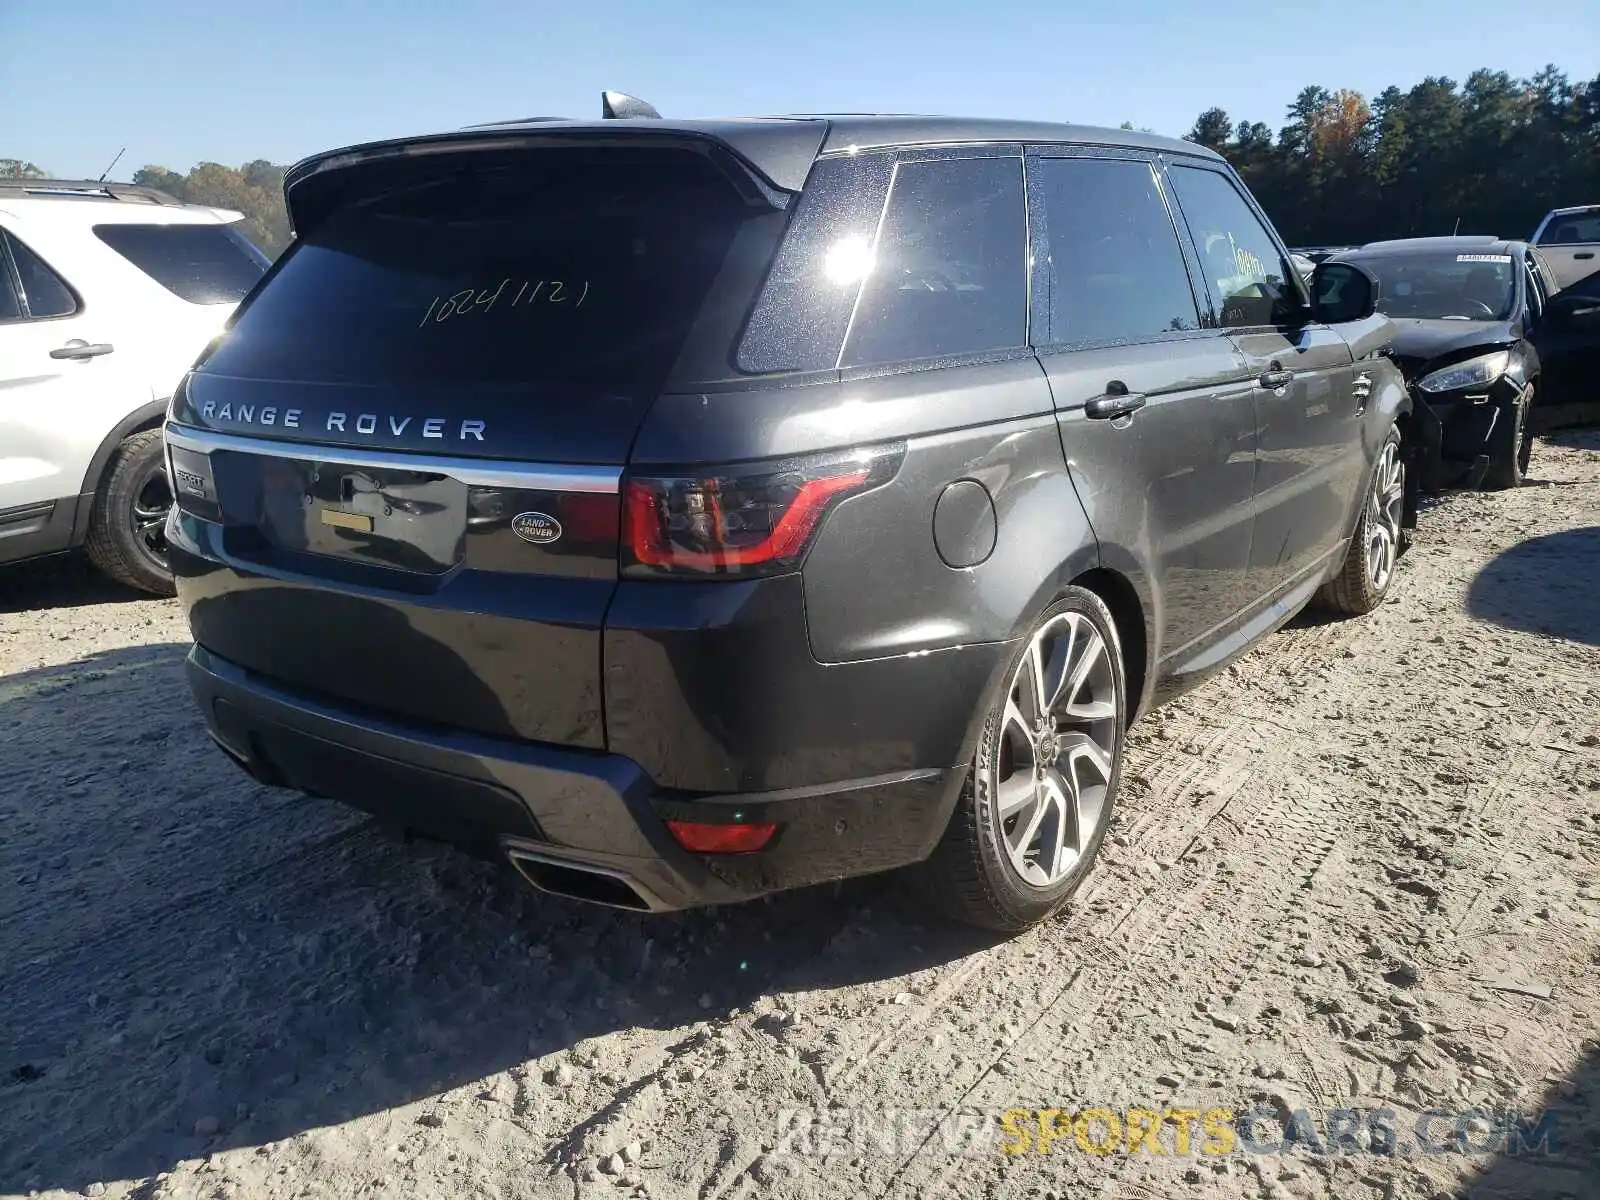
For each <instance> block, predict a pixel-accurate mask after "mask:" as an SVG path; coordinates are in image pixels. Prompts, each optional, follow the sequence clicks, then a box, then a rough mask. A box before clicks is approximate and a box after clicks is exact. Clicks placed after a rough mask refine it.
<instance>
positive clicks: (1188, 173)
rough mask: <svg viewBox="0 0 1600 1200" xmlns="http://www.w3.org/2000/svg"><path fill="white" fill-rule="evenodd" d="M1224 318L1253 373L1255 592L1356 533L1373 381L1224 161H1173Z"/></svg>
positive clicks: (1319, 559) (1320, 558)
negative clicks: (1316, 317)
mask: <svg viewBox="0 0 1600 1200" xmlns="http://www.w3.org/2000/svg"><path fill="white" fill-rule="evenodd" d="M1167 177H1168V178H1169V179H1170V181H1171V184H1172V190H1173V194H1174V195H1175V197H1176V198H1177V201H1178V204H1179V207H1180V208H1181V210H1182V213H1183V217H1184V221H1185V223H1186V224H1187V227H1188V230H1189V234H1190V236H1191V237H1192V239H1193V241H1194V246H1195V250H1196V252H1197V253H1198V255H1199V257H1200V262H1201V270H1202V274H1203V275H1204V278H1205V284H1206V287H1207V289H1208V290H1209V291H1210V294H1211V299H1212V303H1213V304H1214V305H1215V307H1216V311H1217V313H1218V316H1219V319H1220V324H1221V325H1222V327H1223V328H1224V329H1225V330H1227V331H1228V333H1229V335H1230V336H1231V338H1232V340H1233V343H1234V345H1235V346H1237V347H1238V349H1239V352H1240V353H1241V354H1242V355H1243V356H1244V358H1245V362H1246V365H1247V366H1248V368H1249V371H1250V372H1251V374H1252V375H1253V376H1254V377H1255V380H1256V383H1257V386H1256V388H1255V392H1254V395H1255V414H1256V416H1255V420H1256V433H1257V439H1258V441H1257V448H1256V456H1257V457H1256V461H1257V467H1256V483H1255V526H1254V534H1253V537H1252V546H1251V553H1250V572H1251V579H1252V590H1253V591H1255V592H1256V593H1257V594H1258V595H1266V594H1269V593H1277V592H1280V591H1282V590H1284V589H1286V588H1289V587H1291V586H1293V585H1294V584H1295V583H1297V582H1300V581H1301V580H1303V579H1304V578H1305V576H1307V575H1308V574H1310V573H1312V572H1314V571H1316V570H1318V569H1320V568H1321V567H1322V566H1324V565H1326V562H1327V559H1328V558H1329V557H1330V555H1331V554H1333V553H1334V552H1336V551H1337V550H1338V549H1339V548H1340V545H1341V543H1342V541H1343V539H1344V537H1345V536H1346V535H1347V533H1348V530H1349V522H1350V514H1351V512H1352V511H1353V510H1352V505H1353V504H1354V503H1355V496H1356V494H1357V492H1358V490H1359V489H1360V487H1361V483H1362V477H1363V474H1364V471H1365V465H1366V462H1365V455H1364V452H1363V450H1362V442H1361V438H1360V426H1361V417H1362V414H1363V413H1364V411H1365V408H1366V396H1367V389H1368V385H1369V384H1370V380H1367V381H1364V382H1363V384H1362V386H1359V387H1358V386H1356V380H1355V378H1354V377H1355V371H1354V369H1353V364H1354V359H1353V356H1352V355H1351V352H1350V347H1349V344H1348V343H1347V342H1346V341H1345V340H1344V338H1342V337H1341V336H1340V335H1339V334H1338V333H1337V332H1336V331H1334V330H1332V329H1330V328H1328V327H1327V326H1326V325H1322V324H1319V323H1316V322H1310V321H1307V320H1306V318H1305V314H1306V311H1307V309H1306V295H1305V292H1304V289H1303V286H1302V284H1301V283H1300V280H1299V278H1298V276H1297V275H1296V273H1295V272H1294V270H1293V269H1292V267H1291V266H1290V265H1289V262H1288V255H1287V252H1286V251H1285V250H1284V249H1283V246H1282V243H1281V242H1280V241H1279V240H1278V238H1277V237H1276V236H1275V235H1274V234H1273V233H1272V231H1271V227H1270V226H1269V225H1268V223H1267V222H1266V219H1265V218H1264V217H1263V216H1262V215H1261V214H1260V213H1259V212H1258V211H1257V209H1256V208H1255V206H1254V205H1253V204H1252V203H1251V202H1250V201H1249V200H1247V199H1246V196H1245V193H1244V192H1243V190H1242V189H1241V188H1240V187H1239V185H1238V184H1237V182H1236V181H1235V180H1234V179H1233V177H1232V176H1231V175H1230V174H1229V173H1228V172H1227V171H1225V170H1224V169H1223V168H1222V167H1221V166H1220V165H1216V166H1213V165H1210V164H1201V163H1198V162H1196V163H1181V164H1180V163H1174V164H1171V165H1170V166H1169V167H1168V169H1167Z"/></svg>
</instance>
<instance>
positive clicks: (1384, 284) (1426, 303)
mask: <svg viewBox="0 0 1600 1200" xmlns="http://www.w3.org/2000/svg"><path fill="white" fill-rule="evenodd" d="M1360 262H1361V265H1362V266H1363V267H1365V268H1366V269H1367V270H1368V271H1371V272H1372V273H1373V274H1374V275H1376V276H1377V277H1378V311H1379V312H1381V313H1385V314H1387V315H1388V316H1391V317H1413V318H1422V319H1425V320H1426V319H1433V320H1447V321H1449V320H1454V321H1503V320H1505V319H1506V318H1507V317H1509V316H1510V315H1511V308H1512V305H1513V304H1514V303H1515V302H1516V294H1517V293H1516V279H1517V276H1516V270H1515V266H1516V264H1515V263H1513V262H1512V260H1511V255H1509V254H1406V255H1393V256H1385V257H1382V258H1363V259H1361V260H1360Z"/></svg>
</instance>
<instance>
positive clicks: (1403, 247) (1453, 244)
mask: <svg viewBox="0 0 1600 1200" xmlns="http://www.w3.org/2000/svg"><path fill="white" fill-rule="evenodd" d="M1525 245H1527V243H1526V242H1521V241H1508V240H1507V239H1505V238H1498V237H1495V236H1494V235H1493V234H1488V233H1483V234H1457V235H1455V236H1452V237H1419V238H1397V239H1395V240H1394V241H1389V242H1368V243H1367V244H1366V245H1364V246H1357V247H1356V248H1355V249H1353V250H1345V251H1342V252H1341V253H1340V254H1339V257H1340V258H1382V257H1385V256H1387V255H1391V254H1419V253H1426V252H1428V251H1430V250H1432V251H1437V252H1439V253H1441V254H1516V253H1518V252H1519V251H1520V250H1521V249H1522V248H1523V247H1524V246H1525Z"/></svg>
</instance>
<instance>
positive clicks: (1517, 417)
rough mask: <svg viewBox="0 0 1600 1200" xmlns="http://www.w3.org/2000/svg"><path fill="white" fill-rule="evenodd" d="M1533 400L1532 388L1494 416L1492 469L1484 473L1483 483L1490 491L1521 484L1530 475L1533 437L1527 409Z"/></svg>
mask: <svg viewBox="0 0 1600 1200" xmlns="http://www.w3.org/2000/svg"><path fill="white" fill-rule="evenodd" d="M1532 404H1533V393H1532V391H1531V390H1530V391H1529V393H1528V395H1527V397H1526V399H1520V398H1519V399H1518V400H1516V401H1514V402H1513V403H1511V404H1510V405H1508V406H1507V407H1505V408H1503V409H1501V410H1500V411H1499V413H1497V414H1496V416H1495V423H1494V432H1493V433H1492V434H1491V435H1490V444H1489V469H1488V471H1487V472H1485V473H1484V476H1483V486H1484V487H1485V488H1488V489H1489V490H1490V491H1496V492H1499V491H1504V490H1506V489H1507V488H1514V487H1521V486H1522V481H1523V480H1524V479H1525V478H1527V474H1528V464H1529V463H1530V462H1531V461H1532V459H1533V437H1532V436H1531V435H1530V434H1529V432H1528V409H1529V407H1530V406H1531V405H1532Z"/></svg>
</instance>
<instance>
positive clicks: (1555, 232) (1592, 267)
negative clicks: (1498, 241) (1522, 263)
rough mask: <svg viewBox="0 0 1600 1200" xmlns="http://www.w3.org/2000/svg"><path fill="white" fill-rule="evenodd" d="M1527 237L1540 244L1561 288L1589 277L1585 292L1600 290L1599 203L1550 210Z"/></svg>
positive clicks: (1540, 251)
mask: <svg viewBox="0 0 1600 1200" xmlns="http://www.w3.org/2000/svg"><path fill="white" fill-rule="evenodd" d="M1528 240H1529V241H1530V242H1532V243H1533V244H1534V245H1535V246H1537V247H1539V253H1540V255H1542V256H1543V258H1544V260H1545V262H1546V263H1547V264H1549V267H1550V270H1551V272H1552V273H1553V274H1554V275H1555V277H1556V282H1557V283H1558V284H1560V285H1561V287H1562V289H1563V290H1565V289H1567V288H1570V287H1572V286H1574V285H1575V284H1577V283H1578V282H1579V281H1580V280H1588V284H1587V285H1586V286H1585V288H1584V289H1583V290H1584V291H1585V292H1586V293H1588V294H1595V293H1596V291H1597V290H1600V204H1582V205H1578V206H1577V207H1575V208H1557V209H1552V210H1551V211H1550V212H1548V213H1546V214H1545V218H1544V220H1542V221H1540V222H1539V228H1537V229H1535V230H1534V231H1533V236H1532V237H1531V238H1529V239H1528ZM1591 276H1596V278H1592V279H1591V278H1590V277H1591Z"/></svg>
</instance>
